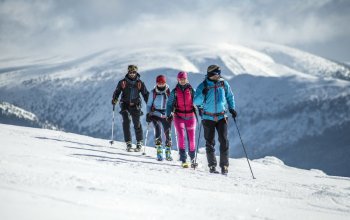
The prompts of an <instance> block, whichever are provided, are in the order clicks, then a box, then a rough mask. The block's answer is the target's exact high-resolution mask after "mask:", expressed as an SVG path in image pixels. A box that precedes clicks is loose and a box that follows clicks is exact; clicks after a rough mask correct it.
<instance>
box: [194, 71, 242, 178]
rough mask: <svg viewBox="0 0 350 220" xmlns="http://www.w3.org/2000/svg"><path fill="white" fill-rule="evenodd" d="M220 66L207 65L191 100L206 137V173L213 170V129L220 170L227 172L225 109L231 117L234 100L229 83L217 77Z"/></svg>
mask: <svg viewBox="0 0 350 220" xmlns="http://www.w3.org/2000/svg"><path fill="white" fill-rule="evenodd" d="M220 74H221V70H220V67H219V66H217V65H210V66H209V67H208V69H207V76H206V78H205V80H204V81H203V82H202V83H201V84H199V86H198V87H197V89H196V93H195V98H194V104H195V105H196V106H197V108H198V109H199V114H200V116H201V117H202V124H203V128H204V138H205V140H206V153H207V159H208V166H209V172H210V173H219V172H218V171H217V170H216V166H217V161H216V158H215V140H214V138H215V129H216V131H217V133H218V139H219V143H220V167H221V173H222V174H227V173H228V166H229V160H228V156H229V141H228V139H227V121H228V120H227V111H228V112H230V113H231V115H232V117H233V118H236V117H237V112H236V111H235V101H234V96H233V93H232V90H231V87H230V85H229V84H228V82H227V81H225V80H224V79H223V78H221V75H220Z"/></svg>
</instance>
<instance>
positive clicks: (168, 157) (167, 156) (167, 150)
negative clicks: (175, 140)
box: [165, 146, 173, 161]
mask: <svg viewBox="0 0 350 220" xmlns="http://www.w3.org/2000/svg"><path fill="white" fill-rule="evenodd" d="M165 159H166V160H167V161H172V160H173V158H172V157H171V148H170V146H165Z"/></svg>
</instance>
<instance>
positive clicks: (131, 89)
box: [113, 74, 149, 105]
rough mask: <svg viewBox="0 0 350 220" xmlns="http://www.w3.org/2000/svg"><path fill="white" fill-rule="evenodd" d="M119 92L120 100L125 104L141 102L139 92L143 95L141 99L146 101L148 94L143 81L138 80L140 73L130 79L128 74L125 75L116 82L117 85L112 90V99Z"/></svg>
mask: <svg viewBox="0 0 350 220" xmlns="http://www.w3.org/2000/svg"><path fill="white" fill-rule="evenodd" d="M120 93H121V98H120V102H121V103H126V104H130V103H134V104H138V105H139V104H141V97H140V93H141V94H142V96H143V100H145V102H146V103H147V101H148V96H149V92H148V90H147V88H146V85H145V83H144V82H142V81H141V80H140V74H137V76H136V77H135V79H130V78H129V77H128V75H125V78H124V79H122V80H120V81H119V82H118V85H117V87H116V89H115V90H114V93H113V100H116V99H118V98H119V95H120Z"/></svg>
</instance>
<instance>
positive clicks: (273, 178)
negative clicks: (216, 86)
mask: <svg viewBox="0 0 350 220" xmlns="http://www.w3.org/2000/svg"><path fill="white" fill-rule="evenodd" d="M0 140H1V147H0V196H1V200H0V207H1V208H0V219H6V220H14V219H28V220H31V219H35V220H41V219H68V220H69V219H104V220H109V219H156V220H157V219H169V220H172V219H176V220H178V219H203V220H204V219H210V220H215V219H273V220H275V219H276V220H279V219H285V220H289V219H291V220H294V219H318V220H325V219H337V220H342V219H344V220H345V219H349V216H350V206H349V204H350V179H349V178H346V177H336V176H328V175H326V174H324V173H323V172H322V171H320V170H301V169H296V168H293V167H289V166H286V165H284V164H283V162H282V161H280V160H278V159H277V158H274V157H265V158H261V159H257V160H253V161H251V165H252V168H253V171H254V175H255V176H256V179H252V177H251V175H250V171H249V168H248V165H247V161H246V160H245V159H244V158H241V159H230V165H231V166H230V170H229V171H230V172H229V174H228V176H223V175H221V174H210V173H209V172H208V168H207V164H206V158H205V155H203V154H199V156H198V162H199V167H198V168H197V169H196V170H193V169H183V168H181V167H180V164H179V162H178V161H172V162H169V161H163V162H159V161H156V159H155V154H156V152H155V149H154V148H148V147H147V149H146V152H147V155H145V156H144V155H141V153H135V152H126V151H125V146H124V144H123V143H119V142H115V144H114V145H113V146H110V145H109V143H108V140H103V139H95V138H91V137H86V136H81V135H76V134H71V133H65V132H62V131H52V130H44V129H37V128H25V127H18V126H11V125H4V124H0ZM175 153H176V152H173V154H174V155H175Z"/></svg>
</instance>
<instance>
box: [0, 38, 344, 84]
mask: <svg viewBox="0 0 350 220" xmlns="http://www.w3.org/2000/svg"><path fill="white" fill-rule="evenodd" d="M33 60H34V61H33ZM33 60H30V59H28V58H26V59H18V61H19V62H17V64H16V65H14V66H9V61H8V60H7V59H2V60H0V73H2V74H0V82H1V83H0V86H11V85H18V84H21V83H26V84H32V83H40V82H43V81H46V80H57V79H69V81H68V82H67V85H69V84H72V83H76V82H81V81H85V80H92V79H93V80H104V79H106V78H112V77H115V75H116V74H119V75H123V74H125V72H126V66H127V65H128V64H136V65H138V66H139V71H140V72H141V73H142V72H147V71H155V70H162V69H174V70H184V71H187V72H191V73H202V74H205V73H206V68H207V66H208V64H218V65H220V66H221V67H222V73H223V76H224V77H225V78H227V79H231V78H232V77H234V76H237V75H240V74H247V73H248V74H250V75H255V76H266V77H270V76H272V77H280V76H293V75H309V76H317V77H331V78H339V79H346V80H348V79H349V78H350V70H349V68H348V67H346V66H344V65H341V64H338V63H335V62H333V61H329V60H326V59H324V58H321V57H318V56H315V55H312V54H309V53H307V52H303V51H300V50H297V49H294V48H290V47H286V46H281V45H275V44H268V43H256V44H252V45H248V46H242V45H233V44H225V43H222V44H215V45H203V44H200V45H178V46H169V47H165V46H159V47H147V48H132V49H125V48H111V49H108V50H102V51H97V52H95V53H91V54H87V55H86V56H84V57H75V58H72V57H59V56H56V57H51V58H48V59H33ZM10 63H13V62H10ZM18 63H20V65H19V64H18Z"/></svg>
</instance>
